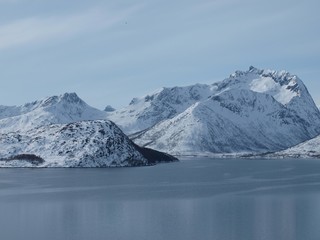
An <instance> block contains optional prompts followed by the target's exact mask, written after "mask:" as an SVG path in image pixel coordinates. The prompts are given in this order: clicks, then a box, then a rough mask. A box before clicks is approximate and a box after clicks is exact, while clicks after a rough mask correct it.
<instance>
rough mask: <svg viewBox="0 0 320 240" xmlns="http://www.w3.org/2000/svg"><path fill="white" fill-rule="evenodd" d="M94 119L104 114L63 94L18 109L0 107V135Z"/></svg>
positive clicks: (71, 94)
mask: <svg viewBox="0 0 320 240" xmlns="http://www.w3.org/2000/svg"><path fill="white" fill-rule="evenodd" d="M96 119H106V113H105V112H103V111H100V110H98V109H95V108H93V107H91V106H89V105H88V104H86V103H85V102H84V101H83V100H81V99H80V98H79V97H78V96H77V94H76V93H65V94H63V95H60V96H53V97H48V98H45V99H43V100H40V101H35V102H32V103H27V104H25V105H22V106H18V107H16V106H13V107H6V106H0V133H8V132H12V131H26V130H30V129H32V128H35V127H39V126H43V125H50V124H55V123H71V122H76V121H82V120H96Z"/></svg>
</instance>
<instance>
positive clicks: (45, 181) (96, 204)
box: [0, 159, 320, 240]
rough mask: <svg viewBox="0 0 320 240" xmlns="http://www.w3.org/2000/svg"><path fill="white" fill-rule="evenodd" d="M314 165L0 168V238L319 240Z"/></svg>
mask: <svg viewBox="0 0 320 240" xmlns="http://www.w3.org/2000/svg"><path fill="white" fill-rule="evenodd" d="M319 167H320V162H319V161H314V160H308V161H301V160H284V161H274V160H273V161H258V160H257V161H252V160H223V161H222V160H212V159H211V160H210V159H203V160H197V161H196V160H188V161H182V162H180V163H173V164H165V165H159V166H155V167H146V168H125V169H43V170H30V169H1V170H0V239H8V240H11V239H34V240H37V239H39V240H40V239H41V240H42V239H48V240H54V239H57V240H58V239H59V240H61V239H77V240H82V239H83V240H84V239H86V240H87V239H93V240H95V239H133V240H135V239H139V240H142V239H148V240H149V239H155V240H158V239H159V240H160V239H175V240H176V239H177V240H179V239H183V240H187V239H192V240H193V239H210V240H215V239H217V240H233V239H236V240H239V239H240V240H241V239H244V240H250V239H265V240H269V239H270V240H274V239H276V240H278V239H285V240H291V239H297V240H298V239H304V240H309V239H310V240H313V239H320V195H319V193H320V188H319V185H318V184H319V183H320V175H318V173H317V171H318V169H319Z"/></svg>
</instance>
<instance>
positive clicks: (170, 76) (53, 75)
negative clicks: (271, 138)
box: [0, 0, 320, 109]
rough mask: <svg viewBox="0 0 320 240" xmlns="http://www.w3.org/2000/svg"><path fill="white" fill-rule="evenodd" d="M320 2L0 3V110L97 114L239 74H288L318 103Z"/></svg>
mask: <svg viewBox="0 0 320 240" xmlns="http://www.w3.org/2000/svg"><path fill="white" fill-rule="evenodd" d="M319 9H320V1H319V0H308V1H300V0H269V1H265V0H263V1H260V0H210V1H209V0H184V1H180V0H177V1H163V0H136V1H133V0H117V1H116V0H114V1H113V0H108V1H102V0H101V1H99V0H90V1H88V0H68V1H66V0H55V1H52V0H50V1H49V0H0V105H22V104H24V103H27V102H31V101H34V100H37V99H42V98H44V97H47V96H52V95H60V94H63V93H65V92H76V93H77V94H78V95H79V96H80V97H81V98H82V99H83V100H84V101H86V102H87V103H88V104H89V105H92V106H94V107H96V108H99V109H103V108H104V107H105V106H106V105H112V106H113V107H115V108H120V107H123V106H126V105H127V104H128V103H129V102H130V100H131V99H132V98H133V97H139V96H143V95H146V94H148V93H150V92H154V91H155V90H156V89H159V88H161V87H173V86H186V85H191V84H195V83H213V82H216V81H221V80H223V79H225V78H227V77H228V76H229V75H230V74H231V73H233V72H234V71H236V70H247V69H248V68H249V66H250V65H253V66H255V67H257V68H261V69H264V68H267V69H274V70H287V71H289V72H290V73H292V74H295V75H297V76H299V77H300V78H301V79H302V80H303V81H304V83H305V85H306V86H307V87H308V89H309V92H310V93H311V95H312V96H313V98H314V100H315V102H316V104H318V105H320V91H319V90H320V79H319V76H320V31H319V23H320V14H319Z"/></svg>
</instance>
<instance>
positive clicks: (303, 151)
mask: <svg viewBox="0 0 320 240" xmlns="http://www.w3.org/2000/svg"><path fill="white" fill-rule="evenodd" d="M268 156H270V157H299V158H300V157H304V158H315V157H317V158H320V135H319V136H317V137H315V138H313V139H311V140H308V141H306V142H303V143H300V144H298V145H297V146H294V147H291V148H288V149H286V150H284V151H280V152H276V153H273V154H270V155H268Z"/></svg>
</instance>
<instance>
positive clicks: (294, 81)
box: [131, 67, 320, 154]
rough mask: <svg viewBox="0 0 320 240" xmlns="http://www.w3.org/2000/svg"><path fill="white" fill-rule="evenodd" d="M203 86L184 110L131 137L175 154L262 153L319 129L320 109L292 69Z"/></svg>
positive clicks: (235, 76)
mask: <svg viewBox="0 0 320 240" xmlns="http://www.w3.org/2000/svg"><path fill="white" fill-rule="evenodd" d="M188 88H191V87H188ZM204 89H206V90H207V91H203V92H205V94H204V95H203V96H199V97H198V99H199V100H198V101H196V102H195V103H194V104H193V105H191V106H189V107H188V108H187V109H186V110H184V111H182V112H181V113H178V114H176V115H175V116H173V117H170V118H169V119H166V120H163V121H161V122H159V123H157V124H156V125H154V126H152V127H150V128H148V129H146V130H143V131H141V132H139V133H136V134H133V135H132V136H131V137H132V139H133V140H134V141H135V142H136V143H137V144H140V145H143V146H148V147H152V148H155V149H159V150H162V151H166V152H169V153H173V154H194V153H206V152H207V153H231V152H264V151H278V150H282V149H285V148H288V147H291V146H294V145H296V144H298V143H300V142H302V141H306V140H308V139H310V138H312V137H314V136H316V135H318V134H319V133H320V112H319V109H318V108H317V107H316V105H315V104H314V102H313V99H312V98H311V96H310V94H309V93H308V90H307V89H306V87H305V86H304V84H303V82H302V81H301V80H300V79H299V78H298V77H297V76H295V75H290V74H289V73H288V72H285V71H280V72H277V71H271V70H259V69H256V68H253V67H250V69H249V70H248V71H245V72H241V71H237V72H235V73H234V74H232V75H231V76H230V77H229V78H227V79H225V80H224V81H222V82H218V83H215V84H212V85H206V86H204ZM208 92H210V93H211V95H210V96H209V97H208V96H207V95H208ZM187 98H188V96H187ZM185 102H189V103H191V102H192V101H185ZM150 105H151V104H150Z"/></svg>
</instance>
